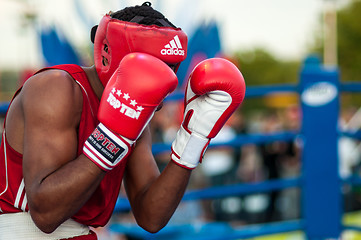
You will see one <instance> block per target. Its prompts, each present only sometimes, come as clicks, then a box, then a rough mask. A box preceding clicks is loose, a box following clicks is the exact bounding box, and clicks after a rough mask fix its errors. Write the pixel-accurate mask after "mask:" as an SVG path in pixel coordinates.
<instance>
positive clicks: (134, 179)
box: [124, 127, 192, 232]
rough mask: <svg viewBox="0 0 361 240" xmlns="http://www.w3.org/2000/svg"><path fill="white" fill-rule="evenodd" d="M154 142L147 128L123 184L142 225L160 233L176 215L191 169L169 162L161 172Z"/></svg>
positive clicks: (139, 141)
mask: <svg viewBox="0 0 361 240" xmlns="http://www.w3.org/2000/svg"><path fill="white" fill-rule="evenodd" d="M151 144H152V143H151V135H150V130H149V128H148V127H147V128H146V129H145V131H144V132H143V134H142V136H141V138H139V140H138V141H137V144H136V147H135V149H134V151H133V153H132V155H131V157H130V159H129V160H128V163H127V167H126V171H125V175H124V184H125V189H126V191H127V195H128V199H129V202H130V204H131V206H132V211H133V214H134V216H135V219H136V221H137V223H138V224H139V226H141V227H142V228H144V229H145V230H147V231H149V232H157V231H159V230H160V229H161V228H163V227H164V226H165V225H166V224H167V223H168V221H169V219H170V218H171V216H172V215H173V213H174V211H175V209H176V208H177V206H178V204H179V202H180V200H181V199H182V197H183V194H184V192H185V189H186V187H187V184H188V181H189V177H190V175H191V172H192V171H191V170H188V169H185V168H182V167H179V166H178V165H176V164H175V163H173V162H172V161H170V162H169V163H168V165H167V167H166V168H165V169H164V170H163V171H162V173H161V174H159V170H158V167H157V165H156V162H155V160H154V157H153V155H152V149H151Z"/></svg>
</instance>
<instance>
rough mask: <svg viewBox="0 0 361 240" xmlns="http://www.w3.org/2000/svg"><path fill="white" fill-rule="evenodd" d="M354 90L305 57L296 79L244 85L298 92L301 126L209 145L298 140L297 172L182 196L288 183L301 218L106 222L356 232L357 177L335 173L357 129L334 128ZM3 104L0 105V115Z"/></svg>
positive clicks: (160, 149) (179, 229) (253, 231)
mask: <svg viewBox="0 0 361 240" xmlns="http://www.w3.org/2000/svg"><path fill="white" fill-rule="evenodd" d="M341 91H342V92H349V93H359V92H361V83H357V82H349V83H340V82H339V72H338V69H337V68H334V69H330V68H326V67H324V66H322V65H321V64H320V61H319V59H318V58H315V57H313V56H311V57H308V58H307V59H306V60H305V62H304V66H303V68H302V69H301V72H300V80H299V83H298V84H295V85H292V84H284V85H272V86H257V87H248V88H247V91H246V100H245V102H246V101H247V98H254V97H264V96H265V95H268V94H276V93H282V92H285V93H286V92H287V93H289V92H293V93H295V92H296V93H298V94H300V100H301V101H300V102H301V107H302V113H303V114H302V116H303V117H302V127H301V130H300V132H288V131H284V132H277V133H273V134H265V135H264V134H241V135H238V136H236V138H234V139H232V140H229V141H227V142H222V143H217V144H215V143H214V144H213V143H211V145H210V146H209V147H210V148H216V147H219V146H223V145H228V146H232V147H240V146H243V145H247V144H262V143H271V142H274V141H286V142H290V141H294V140H295V139H296V138H297V139H301V140H302V141H303V149H302V150H303V151H302V160H301V161H302V172H301V175H300V177H296V178H286V179H277V180H269V181H264V182H258V183H241V184H233V185H226V186H219V187H209V188H205V189H199V190H188V191H187V192H186V193H185V195H184V197H183V201H195V200H202V199H215V198H223V197H227V196H241V195H248V194H254V193H266V192H271V191H275V190H283V189H288V188H300V189H301V195H302V197H301V204H302V206H301V208H302V217H301V219H299V220H292V221H282V222H276V223H266V224H254V225H246V226H242V227H231V226H230V225H228V224H225V223H222V222H219V223H217V222H214V223H197V224H183V225H172V224H168V226H166V227H165V228H164V229H162V230H161V231H160V232H159V233H157V234H150V233H147V232H145V231H144V230H142V229H141V228H140V227H138V226H137V225H135V224H133V223H112V224H110V226H109V227H110V229H111V231H112V232H114V233H126V234H130V235H132V236H136V237H139V238H143V239H179V240H180V239H197V240H202V239H210V240H216V239H222V240H226V239H240V238H251V237H257V236H263V235H269V234H275V233H285V232H292V231H302V232H303V233H304V236H305V237H306V238H307V239H309V240H316V239H317V240H321V239H338V238H339V237H340V236H341V234H342V232H343V231H344V230H353V231H359V232H361V226H352V225H347V226H346V225H343V224H342V221H341V219H342V215H343V207H342V193H341V188H342V186H343V185H344V184H347V185H355V186H361V178H360V177H355V176H352V177H347V178H341V177H340V176H339V172H338V150H337V141H338V138H339V137H350V138H354V139H357V140H361V131H340V130H339V129H338V118H339V100H340V99H339V97H340V96H339V95H340V94H339V93H340V92H341ZM181 99H183V93H181V92H176V93H174V94H172V95H170V96H168V98H167V99H166V100H167V101H179V100H181ZM8 106H9V103H1V104H0V113H1V114H4V113H5V112H6V110H7V108H8ZM152 150H153V153H154V154H155V155H157V154H160V153H164V152H169V151H170V145H169V144H153V146H152ZM128 210H130V206H129V202H128V200H127V199H126V198H123V197H119V199H118V202H117V204H116V208H115V210H114V213H116V212H123V211H128Z"/></svg>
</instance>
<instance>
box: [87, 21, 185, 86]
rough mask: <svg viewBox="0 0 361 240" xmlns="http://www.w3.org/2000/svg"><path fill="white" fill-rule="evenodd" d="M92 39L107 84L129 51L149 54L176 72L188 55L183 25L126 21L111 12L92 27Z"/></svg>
mask: <svg viewBox="0 0 361 240" xmlns="http://www.w3.org/2000/svg"><path fill="white" fill-rule="evenodd" d="M136 18H137V17H135V19H136ZM140 18H142V17H140ZM93 31H94V32H93ZM95 31H96V33H95ZM94 35H95V36H94ZM92 40H93V42H94V62H95V68H96V71H97V73H98V76H99V78H100V80H101V82H102V84H103V85H104V86H105V85H106V84H107V82H108V80H109V79H110V77H111V76H112V75H113V73H114V72H115V70H116V69H117V67H118V65H119V63H120V61H121V60H122V59H123V57H124V56H125V55H127V54H128V53H131V52H142V53H148V54H150V55H153V56H155V57H157V58H159V59H160V60H162V61H164V62H165V63H167V64H168V65H169V66H171V67H173V69H174V70H175V71H176V70H177V69H178V67H179V64H180V63H181V62H182V61H183V60H184V59H185V58H186V56H187V41H188V40H187V35H186V34H185V33H184V32H183V31H182V30H181V29H180V28H173V27H170V26H162V27H159V26H156V25H149V26H148V25H142V24H138V23H136V22H132V21H130V22H126V21H121V20H119V19H115V18H112V17H111V16H110V15H109V14H107V15H105V16H104V17H103V18H102V20H101V21H100V23H99V26H98V27H97V28H95V30H94V28H93V29H92Z"/></svg>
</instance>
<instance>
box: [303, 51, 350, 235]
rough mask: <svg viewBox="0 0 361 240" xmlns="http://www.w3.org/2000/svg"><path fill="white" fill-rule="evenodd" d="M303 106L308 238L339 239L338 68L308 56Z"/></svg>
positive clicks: (340, 213)
mask: <svg viewBox="0 0 361 240" xmlns="http://www.w3.org/2000/svg"><path fill="white" fill-rule="evenodd" d="M300 91H301V92H300V100H301V106H302V118H303V119H302V120H303V121H302V128H301V134H302V138H303V144H304V146H303V154H302V165H303V166H302V168H303V169H302V170H303V171H302V172H303V176H302V180H303V183H304V184H303V189H302V202H303V204H302V208H303V209H302V214H303V218H304V222H305V229H304V230H305V235H306V236H307V239H309V240H316V239H317V240H321V239H330V238H331V239H338V238H339V237H340V236H341V232H342V223H341V219H342V212H343V209H342V194H341V181H340V178H339V171H338V146H337V142H338V141H337V139H338V133H337V123H338V117H339V71H338V69H337V68H336V67H332V68H327V67H325V66H323V65H321V62H320V60H319V58H318V57H317V56H309V57H308V58H306V60H305V62H304V65H303V68H302V70H301V72H300Z"/></svg>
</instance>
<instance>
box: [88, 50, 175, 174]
mask: <svg viewBox="0 0 361 240" xmlns="http://www.w3.org/2000/svg"><path fill="white" fill-rule="evenodd" d="M177 84H178V80H177V76H176V75H175V73H174V72H173V71H172V70H171V68H170V67H169V66H168V65H167V64H165V63H164V62H162V61H161V60H160V59H158V58H156V57H153V56H151V55H149V54H145V53H130V54H128V55H126V56H125V57H124V58H123V59H122V61H121V62H120V64H119V67H118V68H117V70H116V71H115V73H114V74H113V76H112V77H111V79H110V80H109V82H108V84H107V86H106V87H105V89H104V92H103V95H102V99H101V102H100V107H99V112H98V119H99V121H100V124H99V125H98V126H97V127H96V129H95V130H94V132H93V133H92V134H91V135H90V136H89V138H88V139H87V141H86V142H85V144H84V147H83V152H84V154H85V155H86V156H87V157H88V158H89V159H90V160H92V161H93V162H94V163H95V164H97V165H98V166H99V167H100V168H101V169H103V170H111V169H113V167H114V166H116V165H117V164H118V163H119V162H121V160H122V159H124V158H125V157H126V156H128V155H129V154H130V152H131V146H132V145H133V143H134V142H135V141H136V140H137V139H138V137H139V136H140V135H141V133H142V132H143V130H144V128H145V127H146V125H147V124H148V123H149V121H150V120H151V118H152V117H153V115H154V112H155V110H156V109H157V107H158V106H159V104H161V102H162V101H163V100H164V98H165V97H166V96H167V95H168V94H169V93H171V92H172V91H174V89H175V88H176V87H177Z"/></svg>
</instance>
